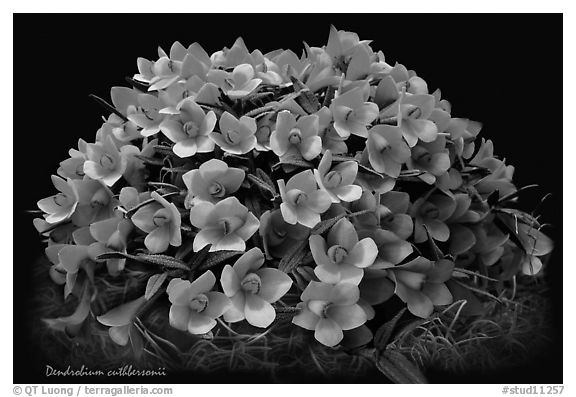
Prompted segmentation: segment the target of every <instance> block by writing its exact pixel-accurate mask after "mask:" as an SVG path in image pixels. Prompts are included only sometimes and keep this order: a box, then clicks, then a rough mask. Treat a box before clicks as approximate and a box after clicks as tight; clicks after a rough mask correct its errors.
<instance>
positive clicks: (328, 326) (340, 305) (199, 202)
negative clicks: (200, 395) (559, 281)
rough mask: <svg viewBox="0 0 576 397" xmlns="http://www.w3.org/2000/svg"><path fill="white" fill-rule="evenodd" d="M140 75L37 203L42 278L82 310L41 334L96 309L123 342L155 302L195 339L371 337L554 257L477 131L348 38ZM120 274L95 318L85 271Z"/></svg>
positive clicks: (165, 61) (189, 58)
mask: <svg viewBox="0 0 576 397" xmlns="http://www.w3.org/2000/svg"><path fill="white" fill-rule="evenodd" d="M137 66H138V73H137V74H135V75H134V76H133V77H131V78H127V80H128V81H129V82H130V84H131V87H113V88H112V90H111V103H108V102H106V101H104V100H102V99H99V102H100V103H101V104H103V105H104V107H105V108H106V109H108V110H109V111H110V115H109V116H108V117H107V118H105V120H104V122H103V124H102V126H101V128H100V129H99V130H98V131H97V132H96V138H95V142H94V143H88V142H86V141H84V140H82V139H80V140H79V141H78V147H77V148H74V149H70V151H69V154H70V157H69V158H67V159H65V160H64V161H62V162H61V163H60V167H59V168H58V170H57V172H56V175H53V176H52V181H53V183H54V187H55V188H56V190H57V193H56V194H55V195H52V196H50V197H47V198H44V199H41V200H40V201H38V207H39V208H40V209H41V210H42V212H43V213H44V216H43V218H37V219H35V220H34V225H35V226H36V228H37V229H38V231H39V232H40V233H41V234H42V235H43V236H45V237H46V238H47V241H48V246H47V248H46V254H47V257H48V258H49V260H50V262H51V269H50V275H51V277H52V279H53V280H54V281H55V282H56V283H58V284H61V285H63V286H64V294H65V297H68V296H69V295H74V296H76V297H77V298H78V301H79V305H78V308H77V310H76V311H75V312H74V313H73V314H72V315H70V316H67V317H60V318H57V319H49V320H46V321H47V322H48V324H49V325H50V326H52V327H54V328H57V329H61V330H66V331H67V332H69V333H72V334H73V333H74V332H75V331H77V330H78V329H79V328H80V327H81V326H82V324H83V323H84V321H85V320H86V319H87V318H88V317H90V315H91V314H93V315H96V316H97V319H98V321H99V322H100V323H101V324H103V325H104V326H107V327H109V334H110V337H111V338H112V340H113V341H114V342H116V343H118V344H120V345H126V344H128V343H129V341H130V340H131V338H134V337H135V326H134V322H135V320H136V318H138V317H139V316H142V315H143V313H144V312H145V310H146V308H147V307H148V306H149V305H150V304H151V303H152V302H161V301H162V300H160V301H157V299H158V298H162V297H164V301H165V303H167V305H166V315H167V316H168V317H169V323H170V325H171V326H172V327H173V328H175V329H177V330H181V331H182V332H183V333H185V334H187V335H189V336H191V335H200V336H206V335H208V334H210V333H211V332H212V331H214V330H215V328H217V327H220V326H221V325H225V324H226V323H228V325H227V326H230V325H231V324H232V323H237V322H242V321H246V322H247V323H248V324H250V325H251V326H253V327H256V328H266V327H270V326H271V325H273V324H274V323H275V321H280V320H281V318H283V317H285V316H284V314H285V313H292V314H293V316H292V319H291V321H292V323H293V325H294V326H296V327H300V328H302V329H303V330H302V332H308V331H306V330H309V331H313V335H314V337H315V339H316V340H317V341H318V342H320V343H322V344H323V345H326V346H329V347H333V346H337V345H339V344H341V343H343V341H344V340H345V336H346V337H347V338H346V340H347V341H348V342H350V341H352V342H351V343H352V344H355V345H356V346H359V345H366V344H368V343H370V341H371V339H372V330H371V328H370V321H371V320H372V319H374V318H375V317H377V316H378V315H379V311H381V310H382V307H383V306H382V304H386V303H387V302H389V301H390V300H391V299H393V298H394V297H396V298H395V299H399V301H401V302H403V304H404V305H405V306H406V307H407V309H408V310H409V312H410V313H412V314H413V315H414V316H416V317H421V318H427V317H429V316H431V315H432V313H433V312H434V310H436V308H438V307H442V306H444V305H449V304H451V303H452V302H454V301H456V300H460V299H465V300H468V301H473V300H476V301H477V300H479V297H478V296H477V295H476V294H475V292H474V291H478V290H479V289H481V290H501V289H502V288H505V287H506V286H507V285H508V284H507V283H508V282H509V281H510V280H513V279H515V278H516V277H519V276H521V275H530V276H534V275H537V274H538V273H539V272H540V270H541V268H542V263H543V261H542V258H543V257H544V256H546V255H547V254H549V253H550V251H551V249H552V243H551V241H550V239H549V238H548V237H546V236H545V235H544V234H543V233H542V232H541V231H540V227H541V225H540V223H539V222H538V220H537V219H536V218H535V217H533V216H531V215H529V214H527V213H525V212H522V211H520V210H518V209H515V208H514V205H513V204H514V203H515V201H517V197H518V194H519V192H520V190H519V189H517V188H516V187H515V185H514V184H513V182H512V176H513V173H514V167H513V166H511V165H508V164H506V162H505V160H503V159H500V158H498V157H497V156H495V154H494V150H493V144H492V142H491V141H490V140H484V139H482V140H480V141H479V140H478V139H477V136H478V134H479V132H480V130H481V124H480V123H478V122H475V121H471V120H468V119H465V118H458V117H452V109H451V105H450V103H449V102H448V101H447V100H446V99H443V98H442V96H441V92H440V90H436V91H433V92H430V91H429V88H428V84H427V82H426V81H424V79H422V78H421V77H418V76H417V75H416V73H415V72H414V71H411V70H408V69H407V68H406V67H405V66H403V65H402V64H398V63H397V64H395V65H392V64H389V63H387V62H386V60H385V58H384V54H383V53H382V52H380V51H379V52H374V51H373V50H372V48H371V47H370V41H369V40H360V39H359V37H358V35H356V34H355V33H352V32H346V31H338V30H337V29H336V28H334V27H332V28H331V29H330V34H329V38H328V43H327V45H325V46H323V47H310V46H308V45H306V47H305V50H304V52H303V54H302V55H301V56H298V55H297V54H295V53H294V52H292V51H291V50H275V51H271V52H268V53H262V52H261V51H259V50H254V51H251V52H250V51H249V50H248V48H247V47H246V45H245V44H244V42H243V41H242V39H240V38H239V39H238V40H236V42H235V43H234V44H233V45H232V47H231V48H224V49H223V50H222V51H217V52H215V53H213V54H212V55H209V54H208V53H207V52H206V51H205V50H204V49H203V48H202V46H201V45H200V44H198V43H193V44H191V45H190V46H188V47H185V46H183V45H182V44H180V43H179V42H176V43H174V44H173V45H172V47H171V48H170V51H169V52H165V51H164V50H162V49H159V50H158V59H156V60H153V61H151V60H148V59H144V58H138V61H137ZM122 277H124V278H131V277H133V278H137V277H138V278H140V279H141V278H142V277H144V278H145V280H146V286H144V285H143V284H135V285H138V287H137V288H136V287H135V288H136V290H134V291H132V292H133V294H132V295H133V298H134V299H130V300H126V301H123V302H117V304H116V305H115V307H113V308H112V309H110V308H108V309H109V310H107V311H106V312H105V313H98V312H97V310H96V308H94V307H92V306H91V302H92V301H93V300H94V296H95V295H97V294H102V295H106V293H107V291H106V289H103V290H102V289H100V290H98V288H97V285H101V284H98V283H96V281H95V280H98V279H99V278H100V279H107V280H108V279H117V278H122ZM478 280H483V281H486V280H492V281H490V283H488V284H487V283H478ZM131 285H133V284H131ZM280 313H282V314H283V315H282V316H280V315H279V314H280Z"/></svg>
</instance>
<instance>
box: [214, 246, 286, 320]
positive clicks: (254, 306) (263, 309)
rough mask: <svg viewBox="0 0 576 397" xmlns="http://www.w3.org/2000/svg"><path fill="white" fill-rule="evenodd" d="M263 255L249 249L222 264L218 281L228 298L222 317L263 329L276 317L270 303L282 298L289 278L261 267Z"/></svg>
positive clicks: (279, 272) (277, 271) (276, 271)
mask: <svg viewBox="0 0 576 397" xmlns="http://www.w3.org/2000/svg"><path fill="white" fill-rule="evenodd" d="M263 265H264V254H263V253H262V251H260V249H259V248H257V247H255V248H252V249H251V250H250V251H248V252H246V253H245V254H244V255H242V256H241V257H240V258H239V259H238V260H237V261H236V263H234V266H230V265H226V266H225V267H224V269H223V270H222V276H221V277H220V283H221V284H222V289H223V290H224V293H225V294H226V296H228V297H229V298H230V300H231V301H232V306H231V308H230V309H229V310H228V311H227V312H226V313H224V319H225V320H226V321H229V322H237V321H242V320H244V319H246V321H248V323H250V324H251V325H253V326H255V327H260V328H266V327H267V326H269V325H270V324H272V322H273V321H274V319H275V318H276V311H275V310H274V308H273V307H272V305H271V303H274V302H276V301H277V300H278V299H280V298H281V297H283V296H284V295H285V294H286V292H288V290H289V289H290V287H291V286H292V279H290V277H289V276H288V275H287V274H286V273H284V272H282V271H280V270H278V269H272V268H266V267H262V266H263Z"/></svg>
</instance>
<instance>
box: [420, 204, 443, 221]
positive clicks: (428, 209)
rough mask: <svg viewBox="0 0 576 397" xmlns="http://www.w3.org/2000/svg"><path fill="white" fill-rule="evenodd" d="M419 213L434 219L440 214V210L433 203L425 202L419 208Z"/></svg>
mask: <svg viewBox="0 0 576 397" xmlns="http://www.w3.org/2000/svg"><path fill="white" fill-rule="evenodd" d="M420 214H421V215H422V216H423V217H425V218H429V219H436V218H438V217H439V216H440V210H439V209H438V207H436V206H435V205H434V204H432V203H430V202H426V203H424V204H422V207H421V208H420Z"/></svg>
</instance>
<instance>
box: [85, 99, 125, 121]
mask: <svg viewBox="0 0 576 397" xmlns="http://www.w3.org/2000/svg"><path fill="white" fill-rule="evenodd" d="M88 97H89V98H92V99H93V100H94V101H96V103H98V104H99V105H100V106H102V107H103V108H104V109H106V110H108V111H109V112H112V113H114V114H115V115H116V116H118V117H120V118H121V119H122V120H124V121H128V119H127V118H126V116H124V115H123V114H122V113H120V111H118V110H117V109H116V108H115V107H114V106H112V105H110V104H109V103H108V102H106V101H105V100H104V99H102V98H100V97H98V96H96V95H94V94H90V95H88Z"/></svg>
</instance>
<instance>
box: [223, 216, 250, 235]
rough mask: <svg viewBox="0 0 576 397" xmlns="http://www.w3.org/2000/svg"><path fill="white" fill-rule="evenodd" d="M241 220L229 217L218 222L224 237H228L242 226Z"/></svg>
mask: <svg viewBox="0 0 576 397" xmlns="http://www.w3.org/2000/svg"><path fill="white" fill-rule="evenodd" d="M243 223H244V222H243V221H242V219H240V218H239V217H237V216H231V217H229V218H224V219H221V220H220V224H221V225H222V230H223V232H224V235H225V236H226V235H228V234H230V233H233V232H234V231H235V230H236V229H238V228H239V227H240V226H242V225H243Z"/></svg>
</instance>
